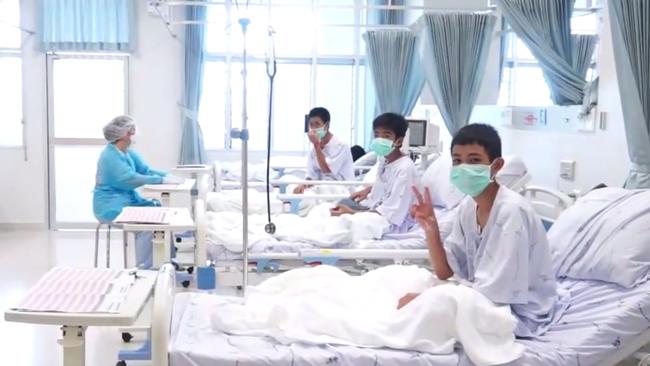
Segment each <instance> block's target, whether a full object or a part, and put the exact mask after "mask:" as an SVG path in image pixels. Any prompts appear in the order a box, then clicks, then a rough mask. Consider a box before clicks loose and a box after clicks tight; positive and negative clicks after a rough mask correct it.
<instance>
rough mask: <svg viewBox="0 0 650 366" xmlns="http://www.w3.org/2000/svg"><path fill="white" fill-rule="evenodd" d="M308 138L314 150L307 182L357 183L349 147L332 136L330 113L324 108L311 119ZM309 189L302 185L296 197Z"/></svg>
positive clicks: (310, 159) (313, 112)
mask: <svg viewBox="0 0 650 366" xmlns="http://www.w3.org/2000/svg"><path fill="white" fill-rule="evenodd" d="M308 118H309V120H308V124H309V132H308V133H307V137H308V138H309V142H310V143H311V144H312V149H311V151H310V152H309V156H308V157H307V177H306V178H307V179H309V180H340V181H346V180H354V163H353V161H352V153H351V152H350V148H349V146H348V145H347V144H345V143H344V142H342V141H339V140H338V139H336V138H335V137H334V135H333V134H332V133H331V132H330V113H329V111H328V110H327V109H325V108H323V107H316V108H314V109H312V110H311V111H310V112H309V115H308ZM307 188H309V186H307V185H304V184H301V185H299V186H298V187H296V189H294V191H293V192H294V193H304V191H305V189H307Z"/></svg>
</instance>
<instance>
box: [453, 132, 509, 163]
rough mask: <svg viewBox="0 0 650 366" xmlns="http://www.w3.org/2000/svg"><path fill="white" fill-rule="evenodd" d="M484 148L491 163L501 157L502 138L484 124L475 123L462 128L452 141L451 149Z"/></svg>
mask: <svg viewBox="0 0 650 366" xmlns="http://www.w3.org/2000/svg"><path fill="white" fill-rule="evenodd" d="M472 144H477V145H480V146H483V148H484V149H485V151H486V152H487V154H488V157H489V158H490V162H492V161H494V159H497V158H500V157H501V138H500V137H499V133H498V132H497V130H496V129H495V128H494V127H492V126H490V125H486V124H483V123H473V124H471V125H467V126H465V127H463V128H461V129H460V130H459V131H458V132H456V135H455V136H454V139H453V140H451V149H453V148H454V146H456V145H472Z"/></svg>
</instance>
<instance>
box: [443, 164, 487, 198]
mask: <svg viewBox="0 0 650 366" xmlns="http://www.w3.org/2000/svg"><path fill="white" fill-rule="evenodd" d="M450 180H451V184H453V185H454V186H456V188H458V190H459V191H461V192H463V193H465V194H466V195H468V196H472V197H476V196H478V195H480V194H481V193H483V191H484V190H485V188H487V186H488V185H489V184H490V182H491V181H492V177H491V174H490V165H484V164H460V165H456V166H454V167H452V168H451V175H450Z"/></svg>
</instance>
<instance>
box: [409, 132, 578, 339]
mask: <svg viewBox="0 0 650 366" xmlns="http://www.w3.org/2000/svg"><path fill="white" fill-rule="evenodd" d="M451 154H452V159H453V168H452V171H451V176H450V179H451V182H452V184H454V185H455V186H456V187H457V188H458V189H459V190H460V191H461V192H463V193H465V194H467V195H468V196H469V197H466V198H465V199H464V200H463V202H462V203H461V204H460V206H459V210H458V214H457V217H456V219H455V222H454V225H453V228H452V232H451V234H450V235H449V236H448V237H447V239H445V242H444V245H443V242H442V240H441V238H440V232H439V229H438V223H437V220H436V217H435V214H434V211H433V208H432V205H431V199H430V195H429V191H428V189H425V192H424V195H422V194H421V193H420V192H419V191H418V190H417V189H416V188H413V190H414V192H415V194H416V196H417V201H418V203H417V204H416V205H414V206H413V209H412V215H413V216H414V217H415V219H416V220H417V221H418V223H419V224H420V225H421V226H422V227H423V228H424V230H425V233H426V237H427V244H428V247H429V255H430V259H431V263H432V265H433V268H434V269H435V272H436V275H437V277H438V278H439V279H441V280H446V279H448V278H450V277H451V276H454V275H455V276H456V277H458V278H459V279H460V280H461V282H465V283H468V284H469V285H471V286H472V287H473V288H474V289H476V290H477V291H479V292H481V293H482V294H483V295H485V296H486V297H487V298H488V299H490V300H492V301H493V302H495V303H497V304H507V305H510V307H511V309H512V312H513V314H514V315H515V316H516V317H517V318H518V319H519V325H518V327H517V329H516V330H515V335H517V336H520V337H534V336H536V335H539V334H541V333H543V332H545V331H546V328H547V326H548V324H549V323H550V322H551V321H552V320H553V319H554V318H557V317H558V316H559V315H560V314H561V313H562V312H563V311H564V309H565V304H564V300H560V296H559V295H558V292H557V286H556V282H555V276H554V274H553V270H552V266H551V254H550V250H549V246H548V242H547V239H546V233H545V231H544V228H543V226H542V222H541V220H540V219H539V218H538V217H537V216H536V215H535V212H534V211H533V209H532V207H531V206H530V204H529V203H528V201H526V199H525V198H523V197H522V196H521V195H519V194H517V193H515V192H513V191H511V190H509V189H507V188H505V187H502V186H500V185H499V184H498V183H497V182H496V181H495V180H494V177H495V176H496V174H497V172H498V171H499V170H500V169H501V168H502V167H503V159H502V158H501V139H500V138H499V134H498V133H497V131H496V130H495V129H494V128H493V127H492V126H489V125H484V124H471V125H468V126H465V127H463V128H462V129H461V130H460V131H458V133H457V134H456V136H454V139H453V141H452V143H451ZM415 297H417V294H407V295H406V296H404V297H403V298H402V299H401V300H400V301H399V304H398V307H400V308H401V307H402V306H405V305H406V304H408V303H409V302H410V301H411V300H413V299H414V298H415Z"/></svg>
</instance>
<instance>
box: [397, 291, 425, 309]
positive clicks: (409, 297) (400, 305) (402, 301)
mask: <svg viewBox="0 0 650 366" xmlns="http://www.w3.org/2000/svg"><path fill="white" fill-rule="evenodd" d="M418 296H420V294H416V293H415V292H409V293H408V294H406V295H404V296H402V298H401V299H399V301H398V302H397V310H399V309H401V308H403V307H405V306H406V305H408V304H409V303H410V302H411V301H413V300H415V298H416V297H418Z"/></svg>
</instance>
